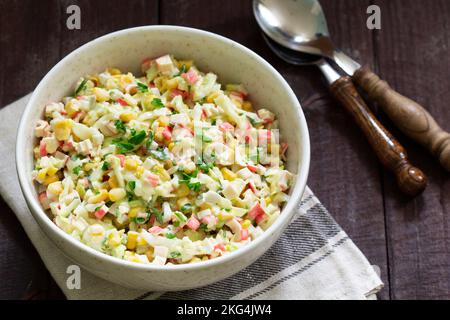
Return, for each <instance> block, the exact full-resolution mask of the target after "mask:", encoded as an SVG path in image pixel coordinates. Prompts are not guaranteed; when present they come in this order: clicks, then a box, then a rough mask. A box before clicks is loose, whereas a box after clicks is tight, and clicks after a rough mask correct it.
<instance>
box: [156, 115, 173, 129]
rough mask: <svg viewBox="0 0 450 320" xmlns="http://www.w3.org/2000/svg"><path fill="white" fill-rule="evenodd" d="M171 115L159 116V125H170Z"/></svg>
mask: <svg viewBox="0 0 450 320" xmlns="http://www.w3.org/2000/svg"><path fill="white" fill-rule="evenodd" d="M169 121H170V120H169V117H168V116H161V117H159V118H158V122H159V126H160V127H167V126H168V125H169Z"/></svg>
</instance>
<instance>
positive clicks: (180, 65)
mask: <svg viewBox="0 0 450 320" xmlns="http://www.w3.org/2000/svg"><path fill="white" fill-rule="evenodd" d="M193 64H194V61H193V60H179V61H177V67H178V69H181V68H183V65H184V66H185V67H186V69H189V68H190V67H192V65H193Z"/></svg>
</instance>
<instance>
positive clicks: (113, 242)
mask: <svg viewBox="0 0 450 320" xmlns="http://www.w3.org/2000/svg"><path fill="white" fill-rule="evenodd" d="M121 243H122V239H121V238H120V236H119V234H118V233H112V232H111V233H110V234H108V244H109V246H110V247H117V246H118V245H120V244H121Z"/></svg>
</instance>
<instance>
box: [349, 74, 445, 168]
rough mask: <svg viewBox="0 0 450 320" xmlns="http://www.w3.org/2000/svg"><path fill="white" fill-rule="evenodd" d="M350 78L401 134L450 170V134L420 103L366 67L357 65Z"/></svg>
mask: <svg viewBox="0 0 450 320" xmlns="http://www.w3.org/2000/svg"><path fill="white" fill-rule="evenodd" d="M353 79H354V80H355V82H356V83H358V84H359V85H360V86H361V87H362V88H363V89H364V90H365V91H366V92H367V93H368V94H369V97H370V98H371V99H372V100H374V101H375V102H377V103H378V104H379V105H380V107H381V108H382V109H383V111H384V112H385V113H386V114H387V115H388V116H389V118H390V119H391V120H392V121H393V122H394V123H395V125H397V127H398V128H399V129H400V130H402V131H403V133H404V134H406V135H407V136H408V137H410V138H411V139H413V140H415V141H417V142H418V143H420V144H421V145H422V146H424V147H425V148H427V149H428V150H430V152H431V153H432V154H434V155H435V156H436V157H437V158H438V159H439V161H440V162H441V164H442V166H443V167H444V168H445V169H446V170H447V171H450V134H449V133H448V132H446V131H444V130H442V128H441V127H440V126H439V125H438V124H437V123H436V121H435V120H434V118H433V117H432V116H431V115H430V114H429V113H428V112H427V111H426V110H425V109H424V108H423V107H422V106H420V105H419V104H418V103H417V102H415V101H413V100H411V99H409V98H407V97H405V96H402V95H401V94H399V93H398V92H396V91H395V90H393V89H392V88H391V87H390V86H389V84H387V83H386V81H383V80H381V79H380V78H379V77H378V76H377V75H376V74H375V73H373V72H372V71H371V70H370V69H369V68H367V67H364V68H361V69H359V70H358V71H357V72H356V73H355V74H354V76H353Z"/></svg>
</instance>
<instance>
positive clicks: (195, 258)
mask: <svg viewBox="0 0 450 320" xmlns="http://www.w3.org/2000/svg"><path fill="white" fill-rule="evenodd" d="M200 261H202V260H201V259H200V258H199V257H193V258H192V259H191V261H189V263H197V262H200Z"/></svg>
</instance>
